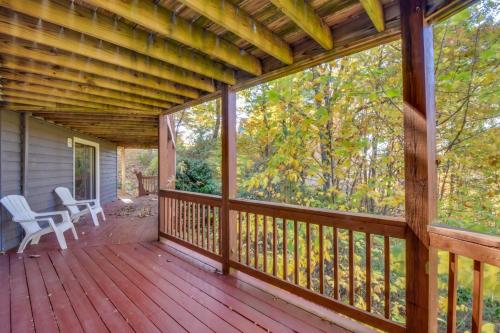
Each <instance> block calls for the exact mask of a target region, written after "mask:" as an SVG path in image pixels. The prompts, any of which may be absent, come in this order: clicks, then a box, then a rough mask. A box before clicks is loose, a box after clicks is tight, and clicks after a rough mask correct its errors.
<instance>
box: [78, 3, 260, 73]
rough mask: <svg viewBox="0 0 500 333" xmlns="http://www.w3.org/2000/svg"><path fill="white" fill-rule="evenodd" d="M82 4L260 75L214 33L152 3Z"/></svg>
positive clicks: (252, 61)
mask: <svg viewBox="0 0 500 333" xmlns="http://www.w3.org/2000/svg"><path fill="white" fill-rule="evenodd" d="M83 1H84V2H86V3H88V4H90V5H92V6H94V7H99V8H102V9H105V10H107V11H109V12H111V13H114V14H116V15H118V16H120V17H123V18H125V19H127V20H129V21H131V22H134V23H136V24H139V25H140V26H143V27H145V28H146V29H148V30H151V31H153V32H156V33H158V34H160V35H161V36H165V37H167V38H170V39H173V40H175V41H177V42H179V43H182V44H184V45H187V46H189V47H192V48H194V49H196V50H198V51H200V52H203V53H205V54H208V55H210V56H213V57H216V58H218V59H220V60H222V61H224V62H226V63H228V64H230V65H233V66H234V67H236V68H240V69H242V70H244V71H246V72H248V73H250V74H253V75H260V74H261V73H262V67H261V64H260V61H259V59H258V58H256V57H254V56H252V55H250V54H248V53H246V52H245V51H242V50H240V49H239V48H238V47H237V46H236V45H234V44H231V43H229V42H227V41H226V40H224V39H221V38H219V37H218V36H217V35H215V34H214V33H212V32H209V31H207V30H204V29H202V28H200V27H198V26H196V25H195V24H193V23H192V22H189V21H187V20H185V19H183V18H182V17H180V16H179V15H175V14H174V13H172V12H170V11H169V10H167V9H166V8H164V7H162V6H160V5H156V4H155V3H154V2H153V1H148V0H137V1H121V0H108V1H101V0H83Z"/></svg>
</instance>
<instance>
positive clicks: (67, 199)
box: [54, 187, 80, 215]
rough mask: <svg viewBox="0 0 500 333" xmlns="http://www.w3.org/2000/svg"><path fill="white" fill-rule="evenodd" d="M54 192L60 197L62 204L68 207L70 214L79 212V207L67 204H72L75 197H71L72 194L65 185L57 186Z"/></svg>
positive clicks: (74, 201)
mask: <svg viewBox="0 0 500 333" xmlns="http://www.w3.org/2000/svg"><path fill="white" fill-rule="evenodd" d="M54 191H55V192H56V194H57V195H58V196H59V198H60V199H61V201H62V203H63V205H65V206H66V208H68V210H69V212H70V213H71V215H73V214H77V213H79V212H80V209H79V208H78V207H77V206H68V205H73V204H74V203H76V200H75V198H73V195H72V194H71V192H70V191H69V189H68V188H67V187H57V188H56V189H55V190H54Z"/></svg>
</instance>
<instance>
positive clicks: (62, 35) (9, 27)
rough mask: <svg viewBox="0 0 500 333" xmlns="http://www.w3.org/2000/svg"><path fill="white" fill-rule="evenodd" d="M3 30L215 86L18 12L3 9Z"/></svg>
mask: <svg viewBox="0 0 500 333" xmlns="http://www.w3.org/2000/svg"><path fill="white" fill-rule="evenodd" d="M0 33H3V34H6V35H9V36H12V37H16V38H21V39H24V40H28V41H31V42H34V43H39V44H43V45H46V46H50V47H54V48H57V49H59V50H64V51H66V52H71V53H75V54H79V55H81V56H84V57H88V58H91V59H95V60H99V61H101V62H104V63H108V64H112V65H116V66H120V67H123V68H127V69H130V70H133V71H136V72H140V73H144V74H148V75H151V76H155V77H157V78H161V79H164V80H169V81H172V82H177V83H180V84H182V85H186V86H189V87H193V88H197V89H200V90H204V91H208V92H213V91H214V90H215V88H214V84H213V82H212V80H211V79H208V78H206V77H201V76H198V75H195V74H193V73H192V72H188V71H185V70H180V69H178V68H176V67H174V66H168V65H167V64H165V63H164V62H161V61H157V60H153V59H149V58H147V57H145V56H142V55H138V54H135V53H133V52H131V51H129V50H126V49H123V48H118V47H114V46H113V45H111V44H108V43H106V42H103V43H97V42H96V41H92V40H89V38H90V37H88V38H85V37H83V38H82V36H84V35H82V34H79V33H75V32H73V31H70V30H64V31H61V30H59V29H57V28H56V27H54V26H52V27H49V26H48V24H42V25H41V26H39V25H37V23H34V22H32V21H31V20H28V19H27V18H26V17H21V16H19V15H18V16H16V17H15V18H14V17H10V16H9V15H8V14H6V13H5V12H3V11H0Z"/></svg>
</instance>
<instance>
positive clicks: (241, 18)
mask: <svg viewBox="0 0 500 333" xmlns="http://www.w3.org/2000/svg"><path fill="white" fill-rule="evenodd" d="M179 2H182V3H183V4H185V5H186V6H188V7H190V8H191V9H193V10H195V11H196V12H198V13H199V14H200V15H203V16H205V17H206V18H208V19H210V20H211V21H212V22H214V23H217V24H218V25H220V26H222V27H224V28H226V29H227V30H229V31H231V32H232V33H234V34H235V35H237V36H239V37H241V38H243V39H244V40H246V41H247V42H249V43H251V44H253V45H255V46H257V47H258V48H259V49H261V50H262V51H264V52H266V53H267V54H269V55H271V56H273V57H275V58H276V59H278V60H280V61H281V62H283V63H285V64H287V65H290V64H292V63H293V54H292V50H291V48H290V46H288V44H287V43H286V42H285V41H284V40H282V39H281V38H280V37H279V36H277V35H275V34H274V33H273V32H272V31H271V30H269V29H268V28H267V27H265V26H264V25H262V24H260V23H259V22H258V21H256V20H254V19H253V18H252V17H251V16H250V15H248V14H247V13H246V12H244V11H243V10H242V9H241V8H239V7H238V6H236V5H233V4H232V3H231V2H230V1H220V0H179Z"/></svg>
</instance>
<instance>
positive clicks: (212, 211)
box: [159, 190, 222, 262]
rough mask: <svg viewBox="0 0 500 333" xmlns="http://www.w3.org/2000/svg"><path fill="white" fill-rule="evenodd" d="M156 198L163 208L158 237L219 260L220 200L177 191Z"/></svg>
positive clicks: (166, 191)
mask: <svg viewBox="0 0 500 333" xmlns="http://www.w3.org/2000/svg"><path fill="white" fill-rule="evenodd" d="M159 197H160V198H159V199H160V204H161V205H163V207H164V210H163V211H164V216H163V218H162V220H161V221H160V235H161V236H163V237H165V238H167V239H169V240H171V241H174V242H176V243H178V244H180V245H183V246H185V247H187V248H189V249H191V250H194V251H197V252H199V253H201V254H203V255H205V256H207V257H209V258H211V259H213V260H216V261H219V262H220V261H222V256H221V242H222V238H221V219H220V213H221V210H220V207H221V203H222V200H221V198H220V197H219V196H215V195H208V194H200V193H189V192H183V191H176V190H160V195H159Z"/></svg>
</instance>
